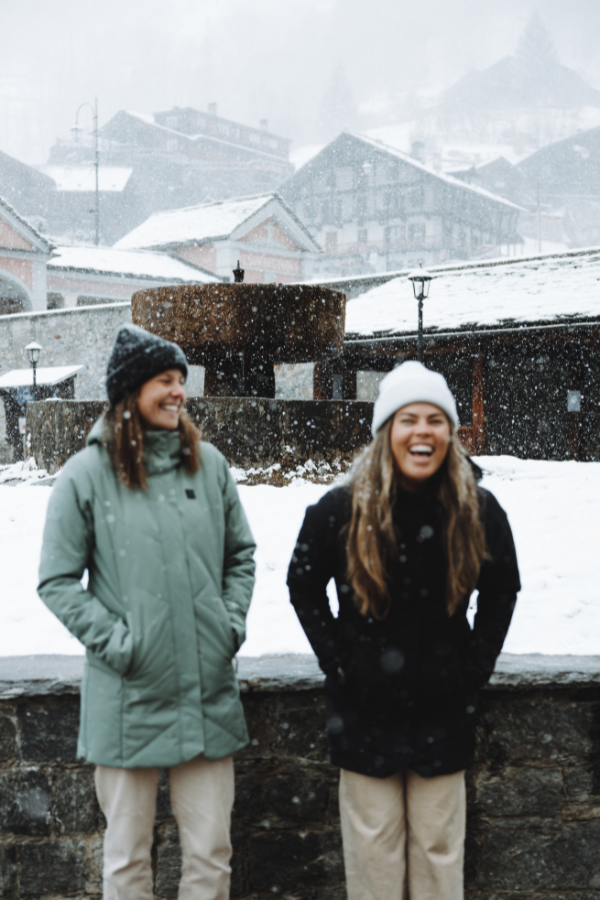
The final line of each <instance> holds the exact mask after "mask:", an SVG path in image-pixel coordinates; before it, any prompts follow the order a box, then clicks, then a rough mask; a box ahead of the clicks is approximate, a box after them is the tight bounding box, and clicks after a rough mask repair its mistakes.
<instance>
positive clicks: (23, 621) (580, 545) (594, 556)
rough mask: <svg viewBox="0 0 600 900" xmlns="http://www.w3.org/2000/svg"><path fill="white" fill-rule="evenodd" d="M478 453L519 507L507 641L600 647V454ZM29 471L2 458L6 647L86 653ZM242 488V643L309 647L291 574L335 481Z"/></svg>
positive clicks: (525, 646)
mask: <svg viewBox="0 0 600 900" xmlns="http://www.w3.org/2000/svg"><path fill="white" fill-rule="evenodd" d="M479 463H480V464H481V465H482V467H483V469H484V470H485V472H486V476H485V480H484V485H485V486H486V487H488V488H489V489H490V490H491V491H493V492H494V494H495V495H496V496H497V498H498V500H499V501H500V503H501V504H502V506H503V507H504V508H505V509H506V511H507V512H508V515H509V518H510V521H511V525H512V528H513V532H514V535H515V542H516V545H517V553H518V556H519V564H520V567H521V575H522V581H523V591H522V592H521V594H520V597H519V601H518V604H517V611H516V613H515V617H514V620H513V624H512V626H511V629H510V632H509V635H508V638H507V642H506V644H505V647H504V649H505V650H506V651H508V652H511V653H574V654H600V578H599V577H598V575H599V572H598V517H599V514H600V463H575V462H536V461H533V460H528V461H522V460H518V459H515V458H514V457H507V456H504V457H484V458H481V459H480V460H479ZM20 474H21V475H22V474H23V473H19V472H17V471H16V470H15V468H14V467H12V468H11V470H10V471H9V470H7V469H4V470H1V469H0V572H1V575H0V577H1V579H2V591H1V595H0V655H5V656H7V655H18V654H38V653H80V652H82V648H81V646H80V644H79V643H78V642H77V641H76V640H75V639H73V638H71V637H70V636H69V634H68V633H67V632H66V630H65V629H64V628H63V627H62V625H60V623H59V622H58V621H57V620H56V619H55V618H54V616H52V614H51V613H50V612H48V611H47V610H46V608H45V607H44V605H43V604H42V603H41V601H40V600H39V599H38V597H37V594H36V591H35V586H36V579H37V565H38V557H39V551H40V544H41V536H42V528H43V522H44V515H45V511H46V505H47V503H48V498H49V496H50V491H51V488H50V487H48V486H47V484H43V483H39V484H36V483H35V482H36V481H40V480H41V482H43V479H40V478H39V475H38V474H37V473H35V472H32V473H30V475H29V477H28V480H27V481H25V482H23V483H18V484H14V483H13V485H7V484H6V481H7V479H10V480H14V478H15V477H17V476H19V475H20ZM237 475H238V476H240V475H241V473H237ZM3 482H4V483H3ZM239 490H240V495H241V498H242V502H243V504H244V507H245V508H246V511H247V514H248V518H249V520H250V524H251V527H252V530H253V532H254V535H255V537H256V540H257V543H258V550H257V555H256V559H257V565H258V580H257V586H256V590H255V595H254V599H253V601H252V607H251V611H250V616H249V620H248V640H247V642H246V644H245V645H244V647H243V648H242V651H241V652H242V654H244V655H248V656H257V655H261V654H276V653H290V652H297V653H305V652H309V647H308V644H307V642H306V639H305V638H304V635H303V633H302V631H301V629H300V627H299V625H298V622H297V620H296V617H295V614H294V612H293V610H292V608H291V606H290V604H289V601H288V596H287V591H286V587H285V576H286V570H287V565H288V561H289V558H290V555H291V552H292V548H293V546H294V543H295V539H296V535H297V533H298V529H299V528H300V524H301V522H302V517H303V515H304V510H305V508H306V506H307V505H309V504H311V503H314V502H316V500H317V499H318V498H319V497H320V496H321V495H322V494H323V493H324V492H325V491H326V490H328V486H327V485H323V484H315V483H311V482H309V481H306V480H303V479H302V478H296V479H291V481H290V483H289V484H287V485H286V486H285V487H274V486H271V485H265V484H258V485H254V486H248V485H244V484H240V485H239Z"/></svg>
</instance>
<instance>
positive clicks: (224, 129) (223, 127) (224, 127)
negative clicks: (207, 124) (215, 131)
mask: <svg viewBox="0 0 600 900" xmlns="http://www.w3.org/2000/svg"><path fill="white" fill-rule="evenodd" d="M219 134H221V135H223V137H229V125H228V124H227V122H219Z"/></svg>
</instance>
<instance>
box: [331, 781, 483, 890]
mask: <svg viewBox="0 0 600 900" xmlns="http://www.w3.org/2000/svg"><path fill="white" fill-rule="evenodd" d="M340 815H341V820H342V839H343V844H344V865H345V868H346V886H347V890H348V900H406V898H410V900H463V860H464V843H465V827H466V792H465V773H464V771H463V772H457V773H456V774H453V775H437V776H434V777H433V778H421V777H420V775H417V774H416V772H412V771H411V770H410V769H407V770H406V771H405V772H398V773H397V774H396V775H392V776H391V777H390V778H381V779H380V778H370V777H369V776H367V775H357V774H356V773H355V772H348V771H346V770H344V769H342V771H341V775H340Z"/></svg>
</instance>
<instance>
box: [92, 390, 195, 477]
mask: <svg viewBox="0 0 600 900" xmlns="http://www.w3.org/2000/svg"><path fill="white" fill-rule="evenodd" d="M139 395H140V392H139V390H137V391H135V392H134V393H132V394H128V395H127V397H124V398H123V399H122V400H120V401H119V403H117V404H116V405H115V406H111V407H110V409H109V410H108V411H107V412H106V413H105V415H104V440H105V442H106V445H107V446H108V450H109V452H110V457H111V460H112V464H113V467H114V469H115V471H116V472H117V474H118V476H119V478H120V480H121V482H122V483H123V484H124V485H125V487H128V488H131V489H132V490H133V489H135V488H141V489H142V490H143V491H145V490H146V488H147V487H148V478H147V476H146V468H145V466H144V433H145V428H144V420H143V418H142V415H141V413H140V411H139V407H138V397H139ZM177 431H178V432H179V440H180V442H181V454H182V459H183V465H184V467H185V469H186V472H187V473H188V475H194V474H195V473H196V472H197V471H198V469H199V468H200V432H199V431H198V429H197V428H196V426H195V425H194V423H193V422H192V420H191V419H190V417H189V415H188V414H187V413H186V412H185V410H183V409H182V410H181V412H180V413H179V425H178V427H177Z"/></svg>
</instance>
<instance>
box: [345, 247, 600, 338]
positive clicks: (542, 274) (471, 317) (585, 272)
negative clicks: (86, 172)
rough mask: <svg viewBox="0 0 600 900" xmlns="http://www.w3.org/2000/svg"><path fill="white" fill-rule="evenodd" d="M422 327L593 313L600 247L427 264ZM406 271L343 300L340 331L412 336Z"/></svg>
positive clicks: (598, 292)
mask: <svg viewBox="0 0 600 900" xmlns="http://www.w3.org/2000/svg"><path fill="white" fill-rule="evenodd" d="M430 272H431V274H432V275H434V276H435V279H434V281H432V283H431V288H430V291H429V297H428V298H427V300H425V303H424V327H425V330H426V331H428V332H430V333H433V334H435V333H436V332H443V331H451V332H460V330H461V329H467V328H477V329H486V328H493V327H502V326H504V327H511V326H519V325H520V324H523V325H526V324H528V323H529V324H531V323H541V322H548V323H552V322H558V321H563V322H564V321H567V320H570V321H572V320H576V319H579V320H582V319H583V320H586V319H600V248H593V249H589V250H580V251H570V252H567V253H561V254H552V255H547V256H537V257H529V258H525V259H517V260H507V259H502V260H489V261H486V262H484V263H468V264H462V265H457V266H445V267H442V266H438V267H432V268H431V269H430ZM407 274H408V270H407V271H406V272H402V273H399V275H398V277H397V278H394V279H393V280H391V281H388V282H386V283H385V284H382V285H380V286H378V287H375V288H372V289H371V290H368V291H366V292H365V293H364V294H360V296H358V297H356V298H355V299H354V300H350V301H349V302H348V303H347V305H346V336H347V337H357V338H365V337H374V336H377V337H380V336H382V337H384V336H388V335H389V336H392V335H401V334H414V333H415V332H416V330H417V304H416V301H415V299H414V295H413V290H412V285H411V283H410V282H409V281H408V280H407V277H406V276H407Z"/></svg>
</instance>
